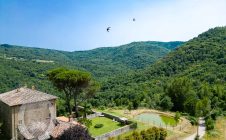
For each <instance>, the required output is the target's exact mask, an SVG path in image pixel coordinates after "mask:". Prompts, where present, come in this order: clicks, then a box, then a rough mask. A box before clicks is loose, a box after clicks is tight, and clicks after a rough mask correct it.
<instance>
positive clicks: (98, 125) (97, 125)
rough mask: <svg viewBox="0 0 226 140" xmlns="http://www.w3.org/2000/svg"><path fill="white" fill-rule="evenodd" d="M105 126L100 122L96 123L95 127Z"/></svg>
mask: <svg viewBox="0 0 226 140" xmlns="http://www.w3.org/2000/svg"><path fill="white" fill-rule="evenodd" d="M103 126H104V125H103V124H100V123H98V124H96V125H95V126H94V127H95V128H101V127H103Z"/></svg>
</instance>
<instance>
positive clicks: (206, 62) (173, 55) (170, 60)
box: [97, 27, 226, 105]
mask: <svg viewBox="0 0 226 140" xmlns="http://www.w3.org/2000/svg"><path fill="white" fill-rule="evenodd" d="M180 77H186V78H188V79H191V80H192V81H194V82H195V85H193V86H194V87H193V88H194V89H195V90H198V89H197V88H198V87H199V86H200V85H201V84H209V85H218V84H219V85H222V86H223V88H224V90H225V91H226V27H216V28H213V29H210V30H208V31H206V32H204V33H202V34H200V35H199V36H198V37H195V38H193V39H191V40H189V41H187V42H186V43H184V44H183V45H181V46H180V47H179V48H176V49H175V50H174V51H172V52H170V53H169V54H168V55H166V56H164V57H163V58H161V59H159V60H158V61H156V62H155V63H153V64H151V65H149V66H148V67H146V68H145V69H142V70H139V71H136V72H132V73H128V74H127V75H119V76H116V77H114V78H112V79H109V80H108V81H106V82H105V84H103V87H102V91H101V92H102V93H101V94H99V96H98V97H97V100H103V101H106V100H107V101H106V103H107V102H109V100H116V98H118V97H120V98H122V101H118V102H119V103H120V105H121V104H122V105H123V104H127V102H126V100H124V98H126V99H127V97H131V100H132V99H134V98H135V99H136V98H138V99H139V100H141V101H142V100H146V99H145V98H144V97H146V95H145V94H150V96H154V95H152V94H157V93H164V88H165V86H167V84H169V83H170V82H171V81H172V80H173V79H175V78H180ZM197 92H198V91H197ZM109 97H111V98H110V99H109ZM132 97H133V98H132ZM152 98H154V97H152ZM158 98H159V97H158ZM105 99H106V100H105ZM108 99H109V100H108ZM123 102H125V103H123ZM102 104H103V103H102Z"/></svg>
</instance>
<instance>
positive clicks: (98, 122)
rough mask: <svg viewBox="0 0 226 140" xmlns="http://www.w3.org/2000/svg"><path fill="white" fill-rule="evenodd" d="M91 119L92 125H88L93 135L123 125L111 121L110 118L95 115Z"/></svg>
mask: <svg viewBox="0 0 226 140" xmlns="http://www.w3.org/2000/svg"><path fill="white" fill-rule="evenodd" d="M91 120H92V125H91V126H90V127H89V132H90V134H91V135H92V136H94V137H96V136H99V135H102V134H105V133H108V132H111V131H113V130H116V129H118V128H120V127H122V126H124V125H123V124H121V123H120V122H117V121H113V120H112V119H109V118H106V117H96V118H93V119H91Z"/></svg>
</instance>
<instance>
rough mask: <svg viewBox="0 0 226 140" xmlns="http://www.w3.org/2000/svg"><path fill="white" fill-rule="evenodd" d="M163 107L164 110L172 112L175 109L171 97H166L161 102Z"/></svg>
mask: <svg viewBox="0 0 226 140" xmlns="http://www.w3.org/2000/svg"><path fill="white" fill-rule="evenodd" d="M161 107H162V108H163V110H170V109H171V108H172V107H173V103H172V101H171V98H170V97H169V96H164V97H163V99H162V100H161Z"/></svg>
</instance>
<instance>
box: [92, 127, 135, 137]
mask: <svg viewBox="0 0 226 140" xmlns="http://www.w3.org/2000/svg"><path fill="white" fill-rule="evenodd" d="M131 125H132V124H131ZM131 125H126V126H124V127H121V128H119V129H116V130H114V131H111V132H109V133H105V134H103V135H101V136H97V137H95V140H108V138H110V137H116V136H118V135H121V134H123V133H126V132H128V131H131V130H133V129H134V128H133V127H131Z"/></svg>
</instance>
